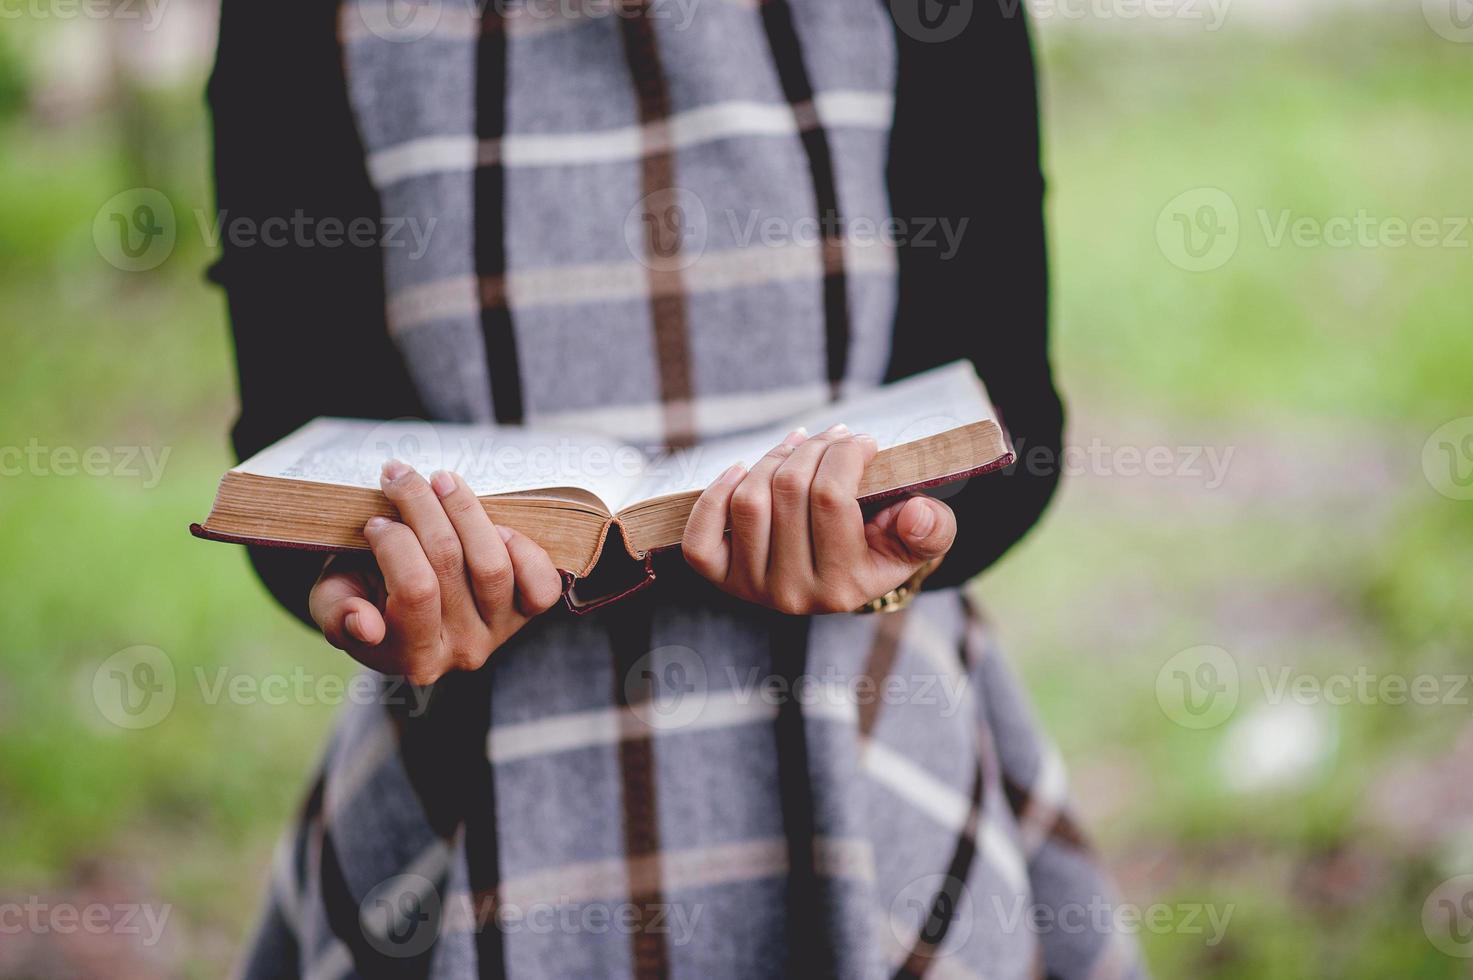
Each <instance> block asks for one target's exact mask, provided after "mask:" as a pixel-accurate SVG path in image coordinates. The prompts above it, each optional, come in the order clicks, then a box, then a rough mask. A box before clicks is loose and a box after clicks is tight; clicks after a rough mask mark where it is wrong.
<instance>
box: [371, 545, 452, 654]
mask: <svg viewBox="0 0 1473 980" xmlns="http://www.w3.org/2000/svg"><path fill="white" fill-rule="evenodd" d="M363 537H364V538H365V539H366V540H367V541H368V547H369V548H371V549H372V550H373V557H374V558H375V559H376V560H377V561H378V567H379V571H381V572H382V573H383V576H384V588H385V591H386V592H387V594H388V600H387V601H386V602H385V612H386V615H385V617H384V622H385V624H386V625H387V626H388V628H389V632H390V634H391V636H392V637H393V638H394V639H396V640H398V641H399V643H400V644H401V645H402V647H403V650H404V652H405V654H406V655H407V656H408V657H409V658H410V659H411V660H413V661H416V662H418V661H429V660H433V659H434V658H435V656H436V655H437V654H438V648H439V639H440V624H441V618H440V582H439V580H438V579H437V578H436V577H435V570H434V569H433V568H431V567H430V561H429V559H428V558H426V557H425V553H424V549H423V548H422V547H420V543H419V538H417V537H416V536H415V534H414V532H413V531H412V530H410V529H409V527H408V526H407V525H404V524H400V523H399V522H398V521H391V520H389V519H388V518H387V517H373V518H370V519H369V521H368V523H367V524H365V525H364V526H363Z"/></svg>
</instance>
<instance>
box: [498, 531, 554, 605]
mask: <svg viewBox="0 0 1473 980" xmlns="http://www.w3.org/2000/svg"><path fill="white" fill-rule="evenodd" d="M496 530H497V533H499V534H500V535H501V540H502V541H504V542H506V550H507V552H508V553H509V554H510V555H511V565H512V571H513V574H514V575H515V577H516V582H517V600H518V603H519V605H520V606H521V611H522V614H523V615H525V616H536V615H537V614H538V613H543V612H546V611H547V610H549V609H551V608H552V607H553V605H554V604H555V603H556V602H557V601H558V599H560V598H562V595H563V577H562V576H561V575H559V574H558V570H557V567H556V566H554V565H553V563H552V559H551V558H549V557H547V552H545V551H543V550H542V548H541V547H540V546H539V545H538V544H537V542H535V541H533V540H532V539H531V538H529V537H527V536H526V535H525V534H523V533H522V532H520V531H513V530H512V529H511V528H509V527H505V526H499V527H497V528H496Z"/></svg>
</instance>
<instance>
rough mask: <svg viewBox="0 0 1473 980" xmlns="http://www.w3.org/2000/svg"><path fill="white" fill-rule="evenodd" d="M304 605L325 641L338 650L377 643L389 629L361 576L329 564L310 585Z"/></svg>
mask: <svg viewBox="0 0 1473 980" xmlns="http://www.w3.org/2000/svg"><path fill="white" fill-rule="evenodd" d="M307 608H308V611H309V612H311V614H312V621H313V622H315V623H316V624H317V627H318V629H320V630H322V635H323V636H324V637H326V638H327V642H328V643H331V644H332V645H333V646H335V647H337V648H338V649H339V650H349V649H351V648H353V647H358V646H376V645H377V644H378V643H380V642H381V641H382V640H383V638H384V635H385V633H387V632H388V628H387V626H386V624H385V623H384V617H383V613H381V612H380V611H379V608H378V607H377V606H375V605H374V604H373V601H372V600H371V598H370V596H369V593H368V589H367V588H366V584H365V583H364V581H363V577H362V576H361V575H358V574H356V573H354V572H351V571H344V570H335V569H334V568H333V566H332V564H329V565H328V567H327V568H326V569H325V570H324V571H323V573H322V577H321V578H319V579H318V580H317V584H316V585H314V586H312V594H311V595H310V596H308V597H307Z"/></svg>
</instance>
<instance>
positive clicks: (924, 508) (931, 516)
mask: <svg viewBox="0 0 1473 980" xmlns="http://www.w3.org/2000/svg"><path fill="white" fill-rule="evenodd" d="M935 527H936V512H935V511H934V510H932V509H931V505H930V504H922V505H921V516H920V517H917V518H916V522H915V526H914V527H913V528H911V533H912V534H913V535H914V536H915V537H918V538H924V537H925V536H926V535H928V534H930V533H931V531H932V529H933V528H935Z"/></svg>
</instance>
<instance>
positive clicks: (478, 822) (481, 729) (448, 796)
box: [384, 664, 506, 977]
mask: <svg viewBox="0 0 1473 980" xmlns="http://www.w3.org/2000/svg"><path fill="white" fill-rule="evenodd" d="M491 677H492V667H491V665H490V664H487V665H486V666H485V667H482V668H481V669H480V670H478V671H475V672H473V673H468V674H451V675H449V676H447V677H445V678H443V679H441V680H440V681H439V682H438V683H437V684H436V685H435V686H434V688H432V689H431V690H430V691H429V703H428V706H427V707H426V708H425V711H424V713H423V714H421V715H419V716H417V717H415V716H412V715H411V714H410V713H409V709H408V705H410V704H417V703H419V702H418V701H417V700H416V699H413V698H407V697H405V696H404V692H403V691H397V692H396V691H393V690H391V689H387V688H386V689H385V693H384V701H385V703H386V704H389V705H391V707H390V708H389V714H390V717H391V718H392V719H393V722H394V731H395V733H396V735H397V736H398V742H399V756H400V759H401V760H402V767H403V770H404V774H405V776H406V778H407V779H408V780H409V785H410V787H411V788H412V789H413V791H414V794H415V797H416V798H417V799H418V800H419V804H420V808H421V809H422V810H423V811H424V814H425V818H426V819H427V820H428V821H429V824H430V827H431V828H432V829H433V830H434V831H435V833H436V835H438V836H439V837H440V838H441V839H442V840H445V841H449V840H450V839H451V838H453V837H454V836H455V834H456V833H457V832H459V831H460V830H461V828H462V827H464V830H465V855H466V865H467V867H466V877H467V879H468V883H469V886H470V890H471V893H472V895H474V896H476V911H477V913H478V915H477V920H476V921H477V926H478V929H477V933H476V952H477V957H478V961H479V964H480V976H482V977H504V976H505V975H506V956H505V950H504V947H503V937H502V934H501V930H500V929H499V928H498V925H497V922H496V920H495V919H494V917H493V915H492V913H494V911H495V896H496V894H497V888H498V886H499V884H500V881H501V856H500V837H499V831H498V829H497V815H496V780H495V769H494V767H493V766H492V765H491V760H490V759H488V758H487V757H486V751H485V747H486V732H487V731H488V730H489V729H490V727H491V691H492V684H491ZM384 683H385V684H393V683H398V682H397V681H396V680H392V679H387V678H386V679H385V682H384ZM391 694H393V695H396V696H394V697H390V696H389V695H391ZM482 912H485V913H487V914H485V915H484V917H483V916H482V915H481V913H482Z"/></svg>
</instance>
